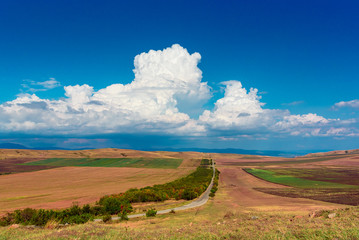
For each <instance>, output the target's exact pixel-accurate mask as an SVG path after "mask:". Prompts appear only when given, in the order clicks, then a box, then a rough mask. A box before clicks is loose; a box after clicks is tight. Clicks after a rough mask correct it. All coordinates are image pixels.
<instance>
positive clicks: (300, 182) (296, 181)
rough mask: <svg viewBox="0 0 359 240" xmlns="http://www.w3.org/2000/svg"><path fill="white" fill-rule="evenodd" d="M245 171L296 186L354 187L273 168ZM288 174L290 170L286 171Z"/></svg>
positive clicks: (279, 182) (265, 178) (268, 179)
mask: <svg viewBox="0 0 359 240" xmlns="http://www.w3.org/2000/svg"><path fill="white" fill-rule="evenodd" d="M244 170H245V171H246V172H248V173H250V174H252V175H254V176H256V177H259V178H262V179H264V180H266V181H269V182H273V183H278V184H282V185H286V186H290V187H298V188H354V187H355V186H353V185H347V184H340V183H334V182H326V181H317V180H309V179H304V178H298V177H294V176H292V175H284V174H280V173H276V172H275V171H274V170H272V169H271V170H268V169H254V168H251V169H244ZM288 173H289V174H290V172H288Z"/></svg>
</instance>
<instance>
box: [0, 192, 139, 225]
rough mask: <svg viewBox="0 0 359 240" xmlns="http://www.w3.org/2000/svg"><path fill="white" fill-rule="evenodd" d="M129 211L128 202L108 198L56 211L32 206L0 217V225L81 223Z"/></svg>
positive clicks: (130, 207) (129, 205)
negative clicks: (100, 201) (91, 204)
mask: <svg viewBox="0 0 359 240" xmlns="http://www.w3.org/2000/svg"><path fill="white" fill-rule="evenodd" d="M131 211H132V206H131V204H130V203H128V202H126V201H120V200H119V199H116V198H108V199H106V200H105V201H103V202H102V203H101V204H97V205H95V206H90V205H88V204H86V205H84V206H83V207H79V206H78V205H77V204H73V206H72V207H70V208H67V209H64V210H57V211H54V210H45V209H32V208H25V209H23V210H15V211H14V212H12V213H8V214H7V215H5V216H3V217H2V218H0V226H7V225H11V224H23V225H36V226H45V225H46V224H47V223H48V222H49V221H56V222H58V223H59V224H81V223H85V222H88V221H89V220H93V219H94V218H95V216H104V218H105V219H106V215H111V214H127V213H129V212H131Z"/></svg>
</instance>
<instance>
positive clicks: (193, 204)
mask: <svg viewBox="0 0 359 240" xmlns="http://www.w3.org/2000/svg"><path fill="white" fill-rule="evenodd" d="M212 169H213V176H212V180H211V183H210V184H209V186H208V188H207V190H206V191H205V192H204V193H202V195H201V196H200V197H199V198H197V199H196V200H193V201H192V202H190V203H189V204H186V205H183V206H180V207H175V208H169V209H165V210H159V211H157V214H166V213H169V212H171V211H172V210H174V211H181V210H186V209H190V208H196V207H200V206H202V205H204V204H206V203H207V201H208V199H209V194H210V193H211V189H212V186H213V181H214V177H215V174H216V169H215V167H214V160H212ZM143 216H146V214H145V213H139V214H132V215H128V218H137V217H143ZM118 219H120V217H112V220H118ZM94 221H95V222H99V221H102V219H95V220H94Z"/></svg>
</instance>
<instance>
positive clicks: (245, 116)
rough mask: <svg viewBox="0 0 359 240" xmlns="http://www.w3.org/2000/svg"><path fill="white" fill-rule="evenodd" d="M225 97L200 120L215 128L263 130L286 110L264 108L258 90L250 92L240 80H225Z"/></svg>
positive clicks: (205, 112)
mask: <svg viewBox="0 0 359 240" xmlns="http://www.w3.org/2000/svg"><path fill="white" fill-rule="evenodd" d="M222 84H223V85H225V86H226V88H225V94H224V97H223V98H221V99H219V100H218V101H217V102H216V103H215V109H214V110H213V111H212V112H211V111H209V110H206V111H204V112H203V114H202V115H201V116H200V118H199V121H200V122H201V123H202V124H205V125H207V126H208V128H210V129H213V130H230V131H233V130H235V131H248V130H251V131H252V133H253V131H262V130H263V128H268V127H269V126H270V125H272V124H273V123H275V121H276V119H277V118H278V117H281V116H282V115H283V114H286V111H280V110H269V109H263V108H262V107H263V106H264V104H263V103H261V102H260V96H258V95H257V93H258V90H257V89H255V88H251V89H250V91H249V92H247V90H246V89H245V88H244V87H242V84H241V82H239V81H227V82H223V83H222Z"/></svg>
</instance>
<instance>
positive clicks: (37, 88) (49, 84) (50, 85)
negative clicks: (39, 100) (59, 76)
mask: <svg viewBox="0 0 359 240" xmlns="http://www.w3.org/2000/svg"><path fill="white" fill-rule="evenodd" d="M23 82H24V83H23V84H21V86H22V87H23V88H24V89H23V90H24V91H25V92H43V91H47V90H50V89H54V88H57V87H60V86H61V84H60V82H59V81H57V80H56V79H55V78H50V79H49V80H47V81H44V82H36V81H33V80H29V79H25V80H23Z"/></svg>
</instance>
